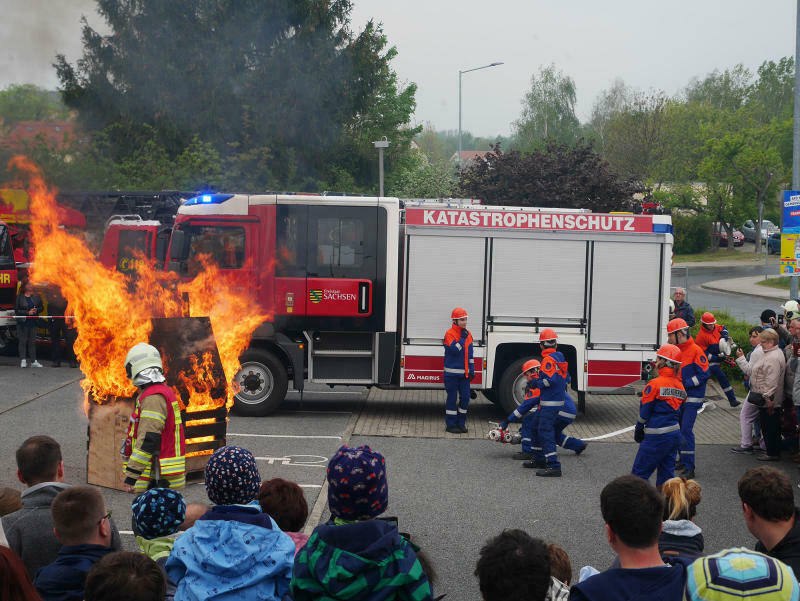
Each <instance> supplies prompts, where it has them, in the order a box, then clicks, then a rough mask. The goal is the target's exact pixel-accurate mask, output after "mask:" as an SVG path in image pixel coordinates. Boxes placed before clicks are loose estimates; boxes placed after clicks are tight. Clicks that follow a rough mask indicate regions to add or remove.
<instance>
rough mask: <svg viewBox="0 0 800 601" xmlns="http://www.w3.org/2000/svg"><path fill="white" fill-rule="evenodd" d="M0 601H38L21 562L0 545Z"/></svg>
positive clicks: (10, 551) (12, 552)
mask: <svg viewBox="0 0 800 601" xmlns="http://www.w3.org/2000/svg"><path fill="white" fill-rule="evenodd" d="M0 599H2V600H3V601H39V600H40V599H41V597H39V593H37V592H36V589H35V588H34V586H33V583H32V582H31V577H30V576H28V572H27V570H25V566H24V565H23V563H22V560H21V559H20V558H19V557H18V556H17V554H16V553H14V551H12V550H11V549H9V548H8V547H4V546H2V545H0Z"/></svg>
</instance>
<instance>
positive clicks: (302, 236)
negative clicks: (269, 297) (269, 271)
mask: <svg viewBox="0 0 800 601" xmlns="http://www.w3.org/2000/svg"><path fill="white" fill-rule="evenodd" d="M276 215H277V218H276V221H277V223H276V225H275V288H274V290H275V292H274V295H275V297H274V301H275V302H274V306H275V316H276V317H280V318H282V319H281V321H287V322H288V323H291V322H293V321H295V319H294V318H303V317H305V314H306V298H307V296H308V293H307V287H306V258H307V255H308V247H307V244H308V205H300V204H279V205H278V206H277V208H276Z"/></svg>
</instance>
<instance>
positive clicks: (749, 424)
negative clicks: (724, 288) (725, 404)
mask: <svg viewBox="0 0 800 601" xmlns="http://www.w3.org/2000/svg"><path fill="white" fill-rule="evenodd" d="M762 330H763V328H762V327H761V326H756V327H754V328H750V344H751V345H752V346H753V350H752V351H750V352H749V353H748V354H747V356H746V357H745V355H744V352H743V351H742V349H741V348H740V349H739V350H737V351H736V365H738V366H739V369H741V370H742V373H743V374H744V377H745V379H749V378H750V373H751V372H752V370H753V366H754V365H755V364H756V363H757V362H758V360H759V359H761V358H762V357H763V356H764V351H763V349H762V348H761V345H760V344H759V340H758V336H759V334H761V331H762ZM754 425H755V428H756V430H758V407H756V406H755V405H753V404H752V403H748V402H747V399H745V401H744V404H743V405H742V411H741V413H739V426H740V427H741V431H742V444H741V446H738V447H733V448H732V449H731V452H733V453H748V454H751V455H752V454H753V426H754ZM760 450H762V451H764V450H766V446H765V445H764V439H763V438H762V439H761V443H760Z"/></svg>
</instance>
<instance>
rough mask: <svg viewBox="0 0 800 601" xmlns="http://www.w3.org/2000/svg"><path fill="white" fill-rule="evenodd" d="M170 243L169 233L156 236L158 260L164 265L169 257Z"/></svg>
mask: <svg viewBox="0 0 800 601" xmlns="http://www.w3.org/2000/svg"><path fill="white" fill-rule="evenodd" d="M168 245H169V233H168V232H166V233H164V234H159V235H158V238H156V257H155V258H156V262H157V263H158V264H159V265H163V264H164V261H165V260H166V259H167V246H168Z"/></svg>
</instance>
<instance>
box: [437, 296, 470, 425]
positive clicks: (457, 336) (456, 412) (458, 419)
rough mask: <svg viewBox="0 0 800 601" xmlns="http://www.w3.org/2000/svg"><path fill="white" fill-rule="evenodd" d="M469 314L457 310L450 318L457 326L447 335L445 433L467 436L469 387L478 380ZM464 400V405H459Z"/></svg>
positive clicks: (445, 348)
mask: <svg viewBox="0 0 800 601" xmlns="http://www.w3.org/2000/svg"><path fill="white" fill-rule="evenodd" d="M467 317H468V316H467V312H466V311H465V310H464V309H462V308H461V307H456V308H455V309H453V312H452V313H451V315H450V318H451V319H452V320H453V326H452V327H451V328H450V329H449V330H447V332H446V333H445V335H444V340H443V344H444V389H445V390H446V391H447V405H446V407H445V416H444V418H445V424H446V427H445V432H450V433H451V434H466V433H467V407H468V406H469V392H470V391H469V383H470V382H471V381H472V378H474V377H475V359H474V357H473V352H474V350H473V346H472V334H470V333H469V330H467ZM459 397H460V401H461V402H458V401H459Z"/></svg>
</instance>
